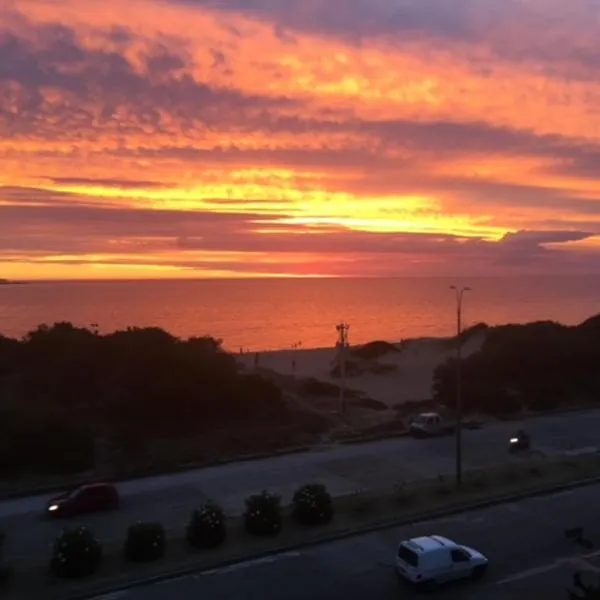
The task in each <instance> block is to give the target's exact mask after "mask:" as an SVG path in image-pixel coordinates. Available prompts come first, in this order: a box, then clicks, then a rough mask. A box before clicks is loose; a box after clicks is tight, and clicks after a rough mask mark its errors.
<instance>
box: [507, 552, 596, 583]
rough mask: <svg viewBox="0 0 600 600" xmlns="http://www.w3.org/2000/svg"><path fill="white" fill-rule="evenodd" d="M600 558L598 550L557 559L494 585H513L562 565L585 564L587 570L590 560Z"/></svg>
mask: <svg viewBox="0 0 600 600" xmlns="http://www.w3.org/2000/svg"><path fill="white" fill-rule="evenodd" d="M598 556H600V550H596V551H595V552H591V553H589V554H574V555H573V556H567V557H563V558H557V559H556V560H555V561H554V562H552V563H549V564H547V565H543V566H541V567H535V568H533V569H528V570H526V571H521V572H520V573H515V574H514V575H510V576H509V577H506V578H504V579H500V580H499V581H496V582H495V584H496V585H505V584H507V583H513V582H514V581H520V580H522V579H527V578H528V577H534V576H535V575H541V574H543V573H548V572H549V571H553V570H554V569H556V568H557V567H561V566H563V565H568V564H578V565H582V564H586V565H588V568H589V567H590V566H591V565H589V564H588V563H587V561H589V560H590V559H592V558H596V557H598Z"/></svg>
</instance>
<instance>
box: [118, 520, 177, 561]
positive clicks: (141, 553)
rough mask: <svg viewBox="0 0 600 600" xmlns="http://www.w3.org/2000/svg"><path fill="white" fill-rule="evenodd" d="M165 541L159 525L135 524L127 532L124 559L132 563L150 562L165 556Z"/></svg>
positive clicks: (161, 527) (163, 532) (163, 529)
mask: <svg viewBox="0 0 600 600" xmlns="http://www.w3.org/2000/svg"><path fill="white" fill-rule="evenodd" d="M166 546H167V540H166V535H165V528H164V527H163V526H162V525H161V524H160V523H136V524H135V525H131V527H129V529H128V530H127V539H126V540H125V549H124V553H125V558H126V559H127V560H130V561H132V562H152V561H153V560H158V559H159V558H162V557H163V556H164V555H165V550H166Z"/></svg>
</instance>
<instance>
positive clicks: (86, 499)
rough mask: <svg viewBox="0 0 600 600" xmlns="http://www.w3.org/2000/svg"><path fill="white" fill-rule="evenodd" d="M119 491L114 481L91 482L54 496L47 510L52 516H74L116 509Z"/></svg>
mask: <svg viewBox="0 0 600 600" xmlns="http://www.w3.org/2000/svg"><path fill="white" fill-rule="evenodd" d="M118 506H119V492H118V491H117V488H116V487H115V486H114V485H113V484H112V483H90V484H87V485H82V486H79V487H78V488H75V489H74V490H72V491H70V492H67V493H65V494H61V495H60V496H57V497H56V498H52V500H50V502H48V507H47V509H46V512H47V514H48V515H50V516H51V517H74V516H76V515H82V514H85V513H91V512H100V511H104V510H114V509H116V508H118Z"/></svg>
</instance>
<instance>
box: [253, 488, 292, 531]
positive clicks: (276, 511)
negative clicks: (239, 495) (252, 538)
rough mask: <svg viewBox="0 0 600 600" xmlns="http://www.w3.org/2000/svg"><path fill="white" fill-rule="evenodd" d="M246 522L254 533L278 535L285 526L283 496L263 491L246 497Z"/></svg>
mask: <svg viewBox="0 0 600 600" xmlns="http://www.w3.org/2000/svg"><path fill="white" fill-rule="evenodd" d="M244 524H245V526H246V530H247V531H248V533H250V534H252V535H257V536H271V535H277V534H278V533H279V532H280V531H281V527H282V526H283V516H282V511H281V497H280V496H278V495H277V494H272V493H270V492H267V491H263V492H261V493H260V494H254V495H253V496H250V497H249V498H246V512H245V513H244Z"/></svg>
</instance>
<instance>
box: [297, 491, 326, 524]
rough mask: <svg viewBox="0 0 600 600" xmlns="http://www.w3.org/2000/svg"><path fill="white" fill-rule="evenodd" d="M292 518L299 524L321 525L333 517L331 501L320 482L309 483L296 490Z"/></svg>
mask: <svg viewBox="0 0 600 600" xmlns="http://www.w3.org/2000/svg"><path fill="white" fill-rule="evenodd" d="M292 518H293V519H294V520H295V521H296V522H297V523H300V524H301V525H322V524H324V523H329V521H331V519H332V518H333V502H332V500H331V495H330V494H329V492H328V491H327V488H326V487H325V486H324V485H323V484H321V483H309V484H307V485H304V486H302V487H301V488H300V489H298V490H296V493H295V494H294V498H293V499H292Z"/></svg>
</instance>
